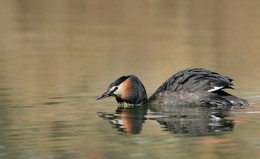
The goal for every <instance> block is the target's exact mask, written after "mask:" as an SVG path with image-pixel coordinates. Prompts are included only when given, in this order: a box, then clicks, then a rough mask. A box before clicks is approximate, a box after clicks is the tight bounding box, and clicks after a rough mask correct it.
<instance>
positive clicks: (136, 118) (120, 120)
mask: <svg viewBox="0 0 260 159" xmlns="http://www.w3.org/2000/svg"><path fill="white" fill-rule="evenodd" d="M146 112H147V107H127V108H125V107H118V108H117V109H116V111H115V113H114V114H108V113H104V112H102V113H100V117H102V118H103V119H105V120H108V121H109V122H110V123H111V124H112V125H113V127H114V128H117V129H118V131H119V132H123V134H125V135H130V134H140V133H141V130H142V126H143V123H144V121H145V120H146V118H145V117H144V116H145V115H146Z"/></svg>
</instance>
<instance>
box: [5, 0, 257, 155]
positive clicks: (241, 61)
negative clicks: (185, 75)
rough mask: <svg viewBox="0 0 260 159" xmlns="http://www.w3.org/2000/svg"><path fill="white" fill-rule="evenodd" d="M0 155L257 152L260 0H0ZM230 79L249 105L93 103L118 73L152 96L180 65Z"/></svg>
mask: <svg viewBox="0 0 260 159" xmlns="http://www.w3.org/2000/svg"><path fill="white" fill-rule="evenodd" d="M0 4H1V5H0V22H1V23H0V24H1V25H0V34H1V38H0V55H1V56H0V77H1V78H0V126H1V129H0V158H4V159H17V158H19V159H20V158H25V159H35V158H37V159H38V158H39V159H40V158H44V159H46V158H50V159H54V158H55V159H56V158H61V159H75V158H78V159H83V158H84V159H85V158H88V159H110V158H111V159H117V158H118V159H121V158H129V159H130V158H140V159H146V158H161V159H168V158H169V159H173V158H176V159H183V158H187V159H188V158H201V159H218V158H221V159H223V158H228V159H235V158H246V159H257V158H259V156H260V153H259V149H260V135H259V134H260V125H259V123H260V118H259V114H260V80H259V78H260V70H259V63H260V60H259V59H260V53H259V50H260V45H259V42H260V34H259V33H260V19H259V15H260V10H259V8H260V3H259V2H258V1H242V0H239V1H237V0H236V1H234V0H231V1H208V0H199V1H189V0H174V1H172V0H169V1H168V0H165V1H137V0H134V1H119V0H112V1H109V2H108V1H104V0H99V1H91V0H77V1H69V0H54V1H51V2H49V1H44V0H38V1H34V0H23V1H19V0H8V1H5V0H0ZM192 67H203V68H206V69H210V70H212V71H216V72H219V73H221V74H223V75H226V76H230V77H232V78H234V79H235V82H234V84H235V88H236V89H235V90H230V91H229V92H230V93H232V94H234V95H237V96H239V97H242V98H245V99H247V100H248V102H249V103H250V106H248V107H246V108H244V109H231V110H223V109H215V108H207V107H189V106H186V107H180V106H168V107H160V106H150V107H148V108H147V107H137V108H118V107H117V104H116V102H115V99H113V98H108V99H104V100H101V101H96V100H95V99H96V97H98V96H99V95H101V94H102V93H103V92H104V91H105V90H106V88H107V86H108V85H109V84H110V83H111V82H112V81H114V80H115V79H117V78H118V77H120V76H122V75H128V74H135V75H136V76H138V77H139V78H140V79H141V80H142V82H143V84H144V85H145V87H146V90H147V92H148V94H149V95H151V94H152V93H153V92H154V91H155V90H156V89H157V88H158V87H159V86H160V85H161V84H162V83H163V82H164V81H165V80H166V79H167V78H168V77H170V76H171V75H172V74H174V73H176V72H177V71H179V70H182V69H186V68H192Z"/></svg>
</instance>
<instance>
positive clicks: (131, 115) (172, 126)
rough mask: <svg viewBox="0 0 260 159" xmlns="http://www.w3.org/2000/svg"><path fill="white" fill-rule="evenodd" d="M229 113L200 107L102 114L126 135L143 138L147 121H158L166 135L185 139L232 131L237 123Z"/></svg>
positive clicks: (142, 109)
mask: <svg viewBox="0 0 260 159" xmlns="http://www.w3.org/2000/svg"><path fill="white" fill-rule="evenodd" d="M228 112H229V111H228V110H226V109H223V108H222V109H219V108H209V107H203V106H201V107H199V106H159V105H149V106H145V107H144V106H142V107H131V108H129V107H128V108H122V107H118V108H117V109H116V110H115V113H113V114H109V113H104V112H102V113H100V117H102V118H103V119H105V120H108V121H109V122H110V123H111V124H112V125H113V127H114V128H117V129H118V131H119V132H122V133H123V134H125V135H129V134H140V133H141V130H142V126H143V124H144V123H145V120H156V121H157V122H158V123H159V124H160V125H163V131H170V132H172V133H174V134H180V135H183V136H214V135H221V134H223V132H226V131H232V130H233V127H234V123H233V122H232V120H231V119H226V117H227V116H228Z"/></svg>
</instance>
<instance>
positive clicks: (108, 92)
mask: <svg viewBox="0 0 260 159" xmlns="http://www.w3.org/2000/svg"><path fill="white" fill-rule="evenodd" d="M109 96H112V92H111V91H106V92H105V93H103V94H102V95H101V96H100V97H98V98H97V100H100V99H103V98H106V97H109Z"/></svg>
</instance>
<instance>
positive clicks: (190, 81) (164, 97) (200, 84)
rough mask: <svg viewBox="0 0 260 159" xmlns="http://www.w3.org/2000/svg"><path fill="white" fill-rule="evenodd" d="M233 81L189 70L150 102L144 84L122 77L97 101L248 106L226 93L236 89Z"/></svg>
mask: <svg viewBox="0 0 260 159" xmlns="http://www.w3.org/2000/svg"><path fill="white" fill-rule="evenodd" d="M232 81H233V79H231V78H229V77H227V76H223V75H220V74H219V73H216V72H212V71H209V70H205V69H203V68H194V69H186V70H183V71H180V72H178V73H176V74H174V75H173V76H172V77H170V78H169V79H168V80H167V81H165V82H164V83H163V84H162V85H161V86H160V87H159V88H158V89H157V90H156V92H155V93H154V94H153V95H152V96H151V97H150V98H149V99H147V94H146V90H145V88H144V85H143V84H142V82H141V81H140V80H139V79H138V78H137V77H136V76H134V75H128V76H122V77H120V78H118V79H117V80H116V81H114V82H113V83H111V84H110V85H109V87H108V89H107V91H106V92H105V93H104V94H102V95H101V96H100V97H98V98H97V100H100V99H103V98H106V97H109V96H114V97H115V98H116V101H117V102H118V103H119V104H123V103H124V102H125V103H127V104H133V105H144V104H160V105H209V106H246V105H248V103H247V101H246V100H244V99H242V98H239V97H236V96H234V95H231V94H229V93H227V92H225V91H224V89H226V88H229V89H233V87H232V86H233V84H232Z"/></svg>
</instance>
